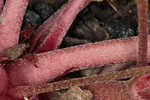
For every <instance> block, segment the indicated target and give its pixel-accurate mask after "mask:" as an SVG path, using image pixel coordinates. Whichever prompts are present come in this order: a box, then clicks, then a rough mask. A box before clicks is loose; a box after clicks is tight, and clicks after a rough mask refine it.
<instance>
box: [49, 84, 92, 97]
mask: <svg viewBox="0 0 150 100" xmlns="http://www.w3.org/2000/svg"><path fill="white" fill-rule="evenodd" d="M92 98H93V94H92V93H91V92H90V91H89V90H82V89H81V88H80V87H77V86H73V87H71V88H69V89H68V90H67V91H64V92H55V93H54V94H53V95H52V96H51V99H52V100H93V99H92Z"/></svg>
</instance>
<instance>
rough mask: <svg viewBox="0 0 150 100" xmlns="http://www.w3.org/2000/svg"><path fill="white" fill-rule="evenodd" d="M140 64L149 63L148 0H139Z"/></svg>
mask: <svg viewBox="0 0 150 100" xmlns="http://www.w3.org/2000/svg"><path fill="white" fill-rule="evenodd" d="M137 8H138V31H139V36H138V43H139V50H138V59H137V62H138V66H146V65H147V38H148V0H138V7H137Z"/></svg>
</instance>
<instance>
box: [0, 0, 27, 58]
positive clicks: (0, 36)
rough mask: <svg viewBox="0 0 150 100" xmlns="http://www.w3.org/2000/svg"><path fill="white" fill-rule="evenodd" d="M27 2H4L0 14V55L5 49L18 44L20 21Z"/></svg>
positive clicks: (7, 0)
mask: <svg viewBox="0 0 150 100" xmlns="http://www.w3.org/2000/svg"><path fill="white" fill-rule="evenodd" d="M27 5H28V0H6V3H5V6H4V9H3V11H2V13H1V17H2V21H3V23H1V24H0V55H4V54H5V49H7V48H9V47H12V46H14V45H16V44H17V43H18V39H19V33H20V27H21V24H22V19H23V16H24V13H25V10H26V7H27Z"/></svg>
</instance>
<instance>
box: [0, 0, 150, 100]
mask: <svg viewBox="0 0 150 100" xmlns="http://www.w3.org/2000/svg"><path fill="white" fill-rule="evenodd" d="M1 1H3V0H1ZM91 1H102V0H69V1H68V3H66V4H65V5H64V6H63V7H62V8H60V10H58V11H57V12H56V13H55V14H54V15H53V16H52V17H50V18H49V19H48V20H47V21H46V22H44V24H42V26H40V27H39V29H38V30H37V31H36V32H35V33H37V36H36V35H33V37H32V39H33V45H32V46H31V51H32V52H44V53H39V54H29V55H25V56H24V57H22V58H20V59H17V60H16V61H14V62H12V63H10V64H9V65H8V66H7V68H6V71H5V70H4V69H3V68H2V67H0V68H1V69H0V72H1V73H0V76H1V78H0V81H1V83H0V95H1V96H0V98H1V99H2V100H17V99H18V98H22V99H23V98H24V96H32V95H36V94H39V93H45V92H51V91H54V90H56V89H62V88H67V87H69V86H72V85H77V86H82V87H83V88H87V89H89V90H91V91H92V93H93V94H94V96H95V97H94V100H105V99H106V98H107V99H111V100H127V99H130V100H143V99H144V100H148V99H149V98H148V97H149V96H150V95H149V94H148V93H147V92H148V91H150V88H149V85H150V84H149V77H150V75H149V73H150V71H149V69H150V68H149V67H144V68H139V69H138V68H137V69H134V70H131V69H130V70H128V71H123V72H118V73H112V74H111V75H110V74H109V75H108V74H104V75H99V76H95V77H87V78H79V79H75V80H66V81H61V82H56V83H48V84H46V82H47V81H48V80H53V79H55V78H56V77H57V76H61V75H62V74H63V73H65V72H66V71H68V70H70V69H73V68H75V69H78V68H82V67H83V66H85V67H89V66H92V65H93V66H94V65H104V64H109V63H117V62H134V61H138V64H139V65H140V66H141V65H142V66H143V65H146V64H147V60H148V61H150V52H148V51H150V50H149V49H150V48H148V49H147V46H148V47H149V46H150V43H149V41H147V40H146V39H145V38H147V29H148V28H147V9H148V8H147V0H139V1H138V16H139V33H140V35H139V37H138V38H137V37H132V38H126V39H118V40H107V41H103V42H97V43H91V44H85V45H82V46H76V47H71V48H65V49H58V50H54V51H49V52H45V51H48V50H52V49H55V48H58V46H59V44H60V43H61V41H62V39H63V37H64V35H65V33H66V32H67V30H68V28H69V27H70V24H71V23H72V21H73V20H74V18H75V16H76V15H77V14H78V12H79V11H80V10H82V9H83V8H84V7H85V6H86V5H88V4H89V3H90V2H91ZM28 2H29V1H28V0H6V3H5V6H4V8H3V10H2V13H1V17H2V22H3V23H1V24H0V30H1V31H0V32H1V34H0V38H1V39H0V55H1V56H5V50H6V49H7V48H9V47H12V46H13V45H15V44H17V43H18V39H19V30H20V27H21V23H22V19H23V15H24V12H25V9H26V7H27V4H28ZM70 12H71V16H69V14H70ZM11 14H13V15H14V16H11ZM61 15H62V16H61ZM66 17H67V18H69V19H68V20H66ZM143 18H144V19H143ZM50 22H52V23H50ZM62 23H63V25H62ZM41 32H42V33H43V32H44V33H43V34H44V35H42V34H41ZM50 34H51V35H50ZM38 39H40V41H37V40H38ZM144 39H145V40H144ZM147 39H148V40H150V37H149V36H148V38H147ZM52 41H53V42H52ZM141 42H142V43H141ZM146 43H147V44H148V45H147V44H146ZM38 45H40V46H39V47H38ZM48 45H50V46H48ZM47 47H48V48H47ZM138 48H139V49H138ZM137 51H138V52H139V53H137ZM137 54H138V56H137ZM0 59H2V57H1V58H0ZM137 59H138V60H137ZM1 66H2V65H1ZM147 74H148V75H147ZM141 76H142V77H141ZM120 78H121V79H122V78H131V80H128V81H125V82H120V81H119V80H120ZM92 80H93V81H92ZM94 80H96V81H94ZM93 82H94V83H93ZM39 84H41V85H39ZM22 85H27V86H25V87H24V86H22ZM45 87H46V88H45ZM106 87H108V88H107V90H106ZM124 88H125V89H124ZM104 91H106V92H104ZM116 94H119V95H116ZM8 95H9V96H8ZM116 97H117V98H116ZM25 98H26V97H25Z"/></svg>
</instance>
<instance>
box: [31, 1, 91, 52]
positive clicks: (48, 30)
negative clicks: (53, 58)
mask: <svg viewBox="0 0 150 100" xmlns="http://www.w3.org/2000/svg"><path fill="white" fill-rule="evenodd" d="M88 3H90V0H69V1H68V3H67V4H64V5H63V6H62V8H61V9H60V10H58V11H57V12H56V13H55V14H54V15H53V16H51V17H50V18H49V19H47V20H46V21H45V22H44V23H43V25H41V26H40V27H39V29H38V30H37V32H36V33H35V35H34V36H33V38H31V51H35V52H43V51H49V50H53V49H56V48H58V47H59V45H60V44H61V41H62V39H63V37H64V36H65V34H66V33H67V31H68V29H69V27H70V26H71V24H72V22H73V20H74V19H75V17H76V16H77V14H78V13H79V12H80V11H81V10H82V9H83V8H84V7H85V6H86V5H87V4H88ZM37 46H38V47H37Z"/></svg>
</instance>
